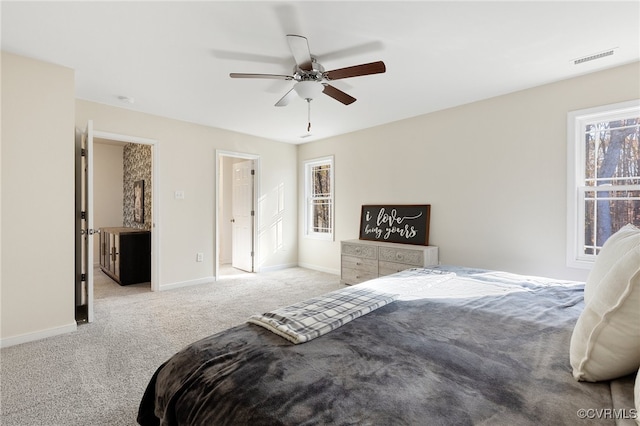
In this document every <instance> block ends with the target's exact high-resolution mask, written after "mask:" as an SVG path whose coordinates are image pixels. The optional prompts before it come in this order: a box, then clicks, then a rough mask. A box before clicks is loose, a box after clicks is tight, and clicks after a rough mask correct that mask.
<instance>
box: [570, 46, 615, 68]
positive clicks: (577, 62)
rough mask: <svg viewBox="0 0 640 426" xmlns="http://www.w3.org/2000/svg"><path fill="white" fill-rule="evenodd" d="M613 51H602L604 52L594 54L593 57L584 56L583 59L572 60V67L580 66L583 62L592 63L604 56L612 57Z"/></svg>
mask: <svg viewBox="0 0 640 426" xmlns="http://www.w3.org/2000/svg"><path fill="white" fill-rule="evenodd" d="M614 50H615V49H609V50H607V51H604V52H600V53H595V54H593V55H589V56H585V57H583V58H578V59H574V60H573V63H574V65H578V64H582V63H584V62H589V61H594V60H596V59H600V58H604V57H606V56H611V55H613V51H614Z"/></svg>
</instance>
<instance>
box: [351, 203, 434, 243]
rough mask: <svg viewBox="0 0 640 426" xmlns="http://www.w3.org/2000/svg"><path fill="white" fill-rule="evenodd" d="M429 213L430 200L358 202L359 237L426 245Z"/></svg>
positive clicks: (427, 241)
mask: <svg viewBox="0 0 640 426" xmlns="http://www.w3.org/2000/svg"><path fill="white" fill-rule="evenodd" d="M430 216H431V205H430V204H402V205H389V206H385V205H366V206H362V212H361V213H360V239H361V240H373V241H386V242H390V243H403V244H416V245H423V246H428V245H429V219H430Z"/></svg>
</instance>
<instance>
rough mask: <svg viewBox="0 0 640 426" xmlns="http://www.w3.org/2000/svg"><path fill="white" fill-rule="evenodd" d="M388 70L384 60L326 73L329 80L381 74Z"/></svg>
mask: <svg viewBox="0 0 640 426" xmlns="http://www.w3.org/2000/svg"><path fill="white" fill-rule="evenodd" d="M386 70H387V68H386V67H385V65H384V62H382V61H378V62H371V63H369V64H362V65H354V66H352V67H346V68H339V69H337V70H332V71H327V72H325V73H324V75H325V77H326V78H327V79H328V80H339V79H341V78H349V77H360V76H362V75H369V74H380V73H383V72H385V71H386Z"/></svg>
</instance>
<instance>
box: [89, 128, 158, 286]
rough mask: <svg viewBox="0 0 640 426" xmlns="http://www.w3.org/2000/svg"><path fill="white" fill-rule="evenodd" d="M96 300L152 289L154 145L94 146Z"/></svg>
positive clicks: (101, 142)
mask: <svg viewBox="0 0 640 426" xmlns="http://www.w3.org/2000/svg"><path fill="white" fill-rule="evenodd" d="M93 194H94V195H93V204H94V205H93V212H94V218H93V219H94V224H95V227H96V229H98V230H100V232H99V235H98V236H97V238H94V241H93V244H94V249H93V253H94V259H93V267H94V298H95V299H101V298H107V297H115V296H126V295H129V294H135V293H140V292H148V291H151V238H152V228H153V208H152V206H153V146H152V145H150V144H141V143H133V142H126V141H122V140H114V139H109V138H108V137H107V138H101V137H96V138H94V144H93Z"/></svg>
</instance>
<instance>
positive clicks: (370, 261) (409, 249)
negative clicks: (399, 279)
mask: <svg viewBox="0 0 640 426" xmlns="http://www.w3.org/2000/svg"><path fill="white" fill-rule="evenodd" d="M437 264H438V247H435V246H418V245H413V244H396V243H384V242H378V241H367V240H345V241H342V242H341V265H340V280H341V282H342V283H343V284H347V285H352V284H358V283H361V282H363V281H367V280H371V279H374V278H378V277H381V276H384V275H391V274H395V273H396V272H400V271H404V270H405V269H410V268H421V267H425V266H429V265H437Z"/></svg>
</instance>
